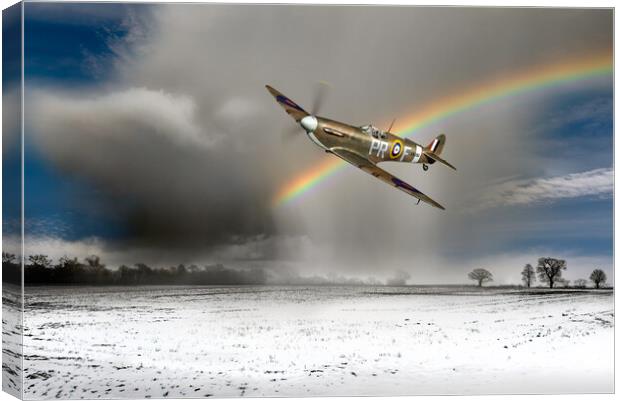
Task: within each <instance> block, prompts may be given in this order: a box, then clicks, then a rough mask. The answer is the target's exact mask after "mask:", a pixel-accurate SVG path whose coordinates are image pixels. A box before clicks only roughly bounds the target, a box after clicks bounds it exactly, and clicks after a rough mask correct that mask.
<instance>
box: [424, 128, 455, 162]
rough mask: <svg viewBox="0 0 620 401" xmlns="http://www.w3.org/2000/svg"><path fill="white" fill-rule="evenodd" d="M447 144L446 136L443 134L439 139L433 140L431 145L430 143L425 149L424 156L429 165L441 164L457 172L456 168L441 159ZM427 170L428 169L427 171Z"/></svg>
mask: <svg viewBox="0 0 620 401" xmlns="http://www.w3.org/2000/svg"><path fill="white" fill-rule="evenodd" d="M445 144H446V136H445V135H444V134H441V135H439V136H438V137H437V138H435V139H433V140H432V141H431V143H429V144H428V145H427V146H426V147H425V148H424V155H425V156H426V158H427V160H428V164H433V163H435V162H439V163H441V164H443V165H445V166H448V167H450V168H451V169H452V170H456V167H454V166H453V165H452V164H450V163H448V162H447V161H445V160H444V159H442V158H441V157H439V155H440V154H441V151H442V150H443V147H444V146H445ZM427 168H428V167H426V168H425V169H427Z"/></svg>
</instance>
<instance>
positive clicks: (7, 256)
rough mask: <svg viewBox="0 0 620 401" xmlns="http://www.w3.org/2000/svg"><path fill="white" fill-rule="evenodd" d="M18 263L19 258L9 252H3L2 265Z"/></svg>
mask: <svg viewBox="0 0 620 401" xmlns="http://www.w3.org/2000/svg"><path fill="white" fill-rule="evenodd" d="M16 261H17V258H16V257H15V254H13V253H8V252H2V263H3V264H4V263H8V264H13V263H15V262H16Z"/></svg>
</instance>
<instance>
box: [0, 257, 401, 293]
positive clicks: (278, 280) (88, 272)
mask: <svg viewBox="0 0 620 401" xmlns="http://www.w3.org/2000/svg"><path fill="white" fill-rule="evenodd" d="M25 262H26V264H25V269H24V282H25V284H26V285H48V284H51V285H263V284H302V285H383V283H382V282H380V281H378V280H376V279H374V278H369V279H367V280H359V279H352V278H346V277H342V276H339V275H329V276H328V277H323V276H310V277H304V276H300V275H297V274H290V273H289V274H287V275H279V276H278V277H273V276H272V273H271V272H269V271H268V270H266V269H262V268H250V269H233V268H229V267H226V266H224V265H222V264H215V265H207V266H196V265H190V266H185V265H183V264H180V265H178V266H172V267H167V268H154V267H151V266H148V265H146V264H144V263H137V264H135V265H133V266H126V265H121V266H119V267H118V268H117V269H115V270H112V269H109V268H107V267H106V266H105V265H104V264H103V263H101V260H100V258H99V257H98V256H94V255H93V256H89V257H87V258H85V259H84V261H83V262H81V261H79V260H78V259H77V258H69V257H67V256H64V257H62V258H60V259H59V260H58V262H57V263H54V262H53V261H52V260H51V259H50V258H49V257H48V256H46V255H32V256H29V257H28V258H27V259H26V261H25ZM2 273H3V280H4V282H8V283H13V284H16V285H20V283H21V272H20V265H19V259H18V258H17V257H16V256H15V255H13V254H10V253H6V252H3V253H2ZM402 278H404V277H403V276H402V273H399V274H398V275H397V277H396V278H395V279H392V280H390V282H391V283H392V284H403V285H404V284H405V280H402V282H398V283H396V281H397V280H398V279H402ZM394 280H396V281H394Z"/></svg>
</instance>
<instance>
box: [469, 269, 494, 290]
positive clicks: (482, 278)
mask: <svg viewBox="0 0 620 401" xmlns="http://www.w3.org/2000/svg"><path fill="white" fill-rule="evenodd" d="M467 277H469V279H470V280H474V281H477V282H478V287H482V283H486V282H488V281H493V274H491V272H490V271H488V270H487V269H474V270H473V271H471V272H469V274H467Z"/></svg>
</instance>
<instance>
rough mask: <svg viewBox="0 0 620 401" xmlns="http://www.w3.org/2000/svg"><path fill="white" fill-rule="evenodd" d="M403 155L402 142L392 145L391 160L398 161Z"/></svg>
mask: <svg viewBox="0 0 620 401" xmlns="http://www.w3.org/2000/svg"><path fill="white" fill-rule="evenodd" d="M401 153H403V143H402V142H401V141H400V140H398V139H397V140H395V141H394V143H393V144H392V151H391V152H390V158H392V159H397V158H398V157H400V155H401Z"/></svg>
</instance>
